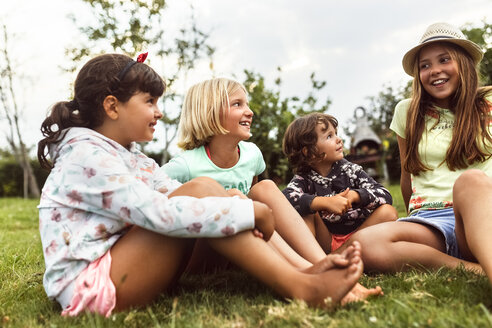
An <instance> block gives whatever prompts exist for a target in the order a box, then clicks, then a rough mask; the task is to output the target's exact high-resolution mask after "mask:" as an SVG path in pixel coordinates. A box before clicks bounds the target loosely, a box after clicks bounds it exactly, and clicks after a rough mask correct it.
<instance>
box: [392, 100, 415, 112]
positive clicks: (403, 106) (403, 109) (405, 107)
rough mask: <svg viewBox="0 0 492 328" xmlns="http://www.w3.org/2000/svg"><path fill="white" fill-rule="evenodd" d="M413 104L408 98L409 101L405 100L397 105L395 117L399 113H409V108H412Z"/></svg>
mask: <svg viewBox="0 0 492 328" xmlns="http://www.w3.org/2000/svg"><path fill="white" fill-rule="evenodd" d="M411 102H412V99H410V98H408V99H403V100H401V101H400V102H399V103H398V104H396V107H395V115H396V114H397V113H398V112H407V111H408V108H409V107H410V103H411Z"/></svg>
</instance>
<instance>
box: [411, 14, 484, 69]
mask: <svg viewBox="0 0 492 328" xmlns="http://www.w3.org/2000/svg"><path fill="white" fill-rule="evenodd" d="M433 42H449V43H454V44H456V45H458V46H460V47H461V48H463V49H464V50H465V51H466V52H468V54H469V55H470V56H471V57H472V59H473V61H474V62H475V65H476V64H478V63H479V62H480V60H482V57H483V52H482V49H480V47H479V46H478V45H477V44H475V43H474V42H472V41H469V40H467V39H466V37H465V36H464V34H463V33H462V32H461V31H460V30H459V29H458V28H456V27H454V26H453V25H450V24H447V23H436V24H432V25H430V26H429V27H428V28H427V30H426V31H425V33H424V35H422V38H420V42H419V45H418V46H416V47H413V48H412V49H410V50H409V51H408V52H407V53H406V54H405V56H403V60H402V64H403V69H404V70H405V72H406V73H407V74H408V75H410V76H413V75H414V71H413V66H414V63H415V60H416V59H417V55H418V53H419V51H420V49H422V48H423V47H424V46H426V45H428V44H430V43H433Z"/></svg>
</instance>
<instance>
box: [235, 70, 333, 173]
mask: <svg viewBox="0 0 492 328" xmlns="http://www.w3.org/2000/svg"><path fill="white" fill-rule="evenodd" d="M278 70H279V72H280V71H281V69H280V68H279V69H278ZM244 73H245V74H246V79H245V81H244V86H245V87H246V90H248V93H249V105H250V108H251V110H252V111H253V112H254V115H255V116H254V119H253V125H252V127H251V131H253V136H252V137H251V139H250V141H251V142H254V143H255V144H256V145H257V146H258V147H259V148H260V149H261V151H262V152H263V157H264V159H265V162H266V166H267V168H266V170H265V173H264V174H263V177H264V178H269V179H273V180H274V181H276V182H278V183H282V182H286V181H288V180H289V177H290V176H291V174H290V172H289V164H288V160H287V158H286V157H285V155H284V154H283V151H282V139H283V136H284V132H285V130H286V129H287V126H288V125H289V124H290V123H291V122H292V121H293V120H294V119H295V118H296V117H297V116H300V115H304V114H306V113H309V112H315V111H316V112H325V111H327V110H328V107H329V105H330V100H329V99H327V100H326V101H325V102H324V103H322V104H318V92H319V91H320V90H322V89H323V88H324V87H325V85H326V82H324V81H317V80H316V79H315V74H314V73H312V74H311V77H310V79H311V86H312V90H311V91H310V92H309V93H308V95H307V96H306V98H304V99H303V100H301V99H300V98H299V97H296V96H294V97H286V98H282V97H281V95H280V91H279V88H280V85H281V79H280V78H277V79H276V80H275V82H274V84H275V87H274V89H269V88H267V86H266V85H265V79H264V77H263V76H262V75H261V74H259V73H254V72H252V71H248V70H245V71H244Z"/></svg>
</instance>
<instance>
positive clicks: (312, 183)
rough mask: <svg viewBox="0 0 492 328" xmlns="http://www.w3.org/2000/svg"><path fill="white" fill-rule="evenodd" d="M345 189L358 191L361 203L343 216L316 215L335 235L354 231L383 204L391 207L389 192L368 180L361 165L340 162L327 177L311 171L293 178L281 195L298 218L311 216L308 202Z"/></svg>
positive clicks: (330, 214)
mask: <svg viewBox="0 0 492 328" xmlns="http://www.w3.org/2000/svg"><path fill="white" fill-rule="evenodd" d="M346 188H350V189H351V190H354V191H357V192H358V193H359V195H360V202H358V203H356V204H352V205H353V206H354V207H353V208H351V209H350V210H348V211H347V212H346V213H345V214H343V215H335V214H333V213H330V212H327V211H319V215H320V216H321V218H322V219H323V222H324V223H325V225H326V226H327V228H328V230H329V231H330V232H331V233H334V234H341V235H346V234H348V233H350V232H352V231H354V230H355V229H357V228H358V227H359V226H360V225H361V224H362V223H363V222H364V221H365V220H366V219H367V218H368V217H369V215H371V213H372V212H373V211H374V210H375V209H376V208H378V207H379V206H380V205H382V204H392V202H393V199H392V198H391V194H390V193H389V191H388V190H387V189H386V188H384V187H383V186H382V185H381V184H380V183H378V182H376V180H374V179H373V178H371V177H370V176H369V175H368V174H367V173H366V172H365V171H364V170H363V169H362V167H361V166H360V165H357V164H354V163H351V162H349V161H347V160H346V159H342V160H340V161H338V162H335V163H334V164H333V167H332V169H331V171H330V173H329V174H328V176H326V177H324V176H321V175H320V174H319V173H317V172H316V171H314V170H311V172H309V173H307V174H302V175H299V174H297V175H295V176H294V177H293V178H292V180H291V181H290V182H289V184H288V185H287V188H285V189H284V190H283V191H282V192H283V193H284V195H285V197H287V199H288V200H289V201H290V203H291V204H292V206H294V208H295V209H296V210H297V211H298V212H299V214H300V215H301V216H306V215H308V214H313V213H314V212H315V211H313V210H311V202H312V201H313V199H314V198H315V197H318V196H326V197H331V196H334V195H336V194H338V193H340V192H342V191H344V190H345V189H346Z"/></svg>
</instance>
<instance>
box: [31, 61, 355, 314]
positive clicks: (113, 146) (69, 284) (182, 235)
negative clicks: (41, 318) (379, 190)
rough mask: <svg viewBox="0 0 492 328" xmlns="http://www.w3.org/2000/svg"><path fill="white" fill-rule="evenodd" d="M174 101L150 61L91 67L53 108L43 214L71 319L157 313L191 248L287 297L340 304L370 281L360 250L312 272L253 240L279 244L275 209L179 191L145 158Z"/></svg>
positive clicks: (201, 183)
mask: <svg viewBox="0 0 492 328" xmlns="http://www.w3.org/2000/svg"><path fill="white" fill-rule="evenodd" d="M164 89H165V84H164V82H163V81H162V79H161V78H160V77H159V75H158V74H157V73H156V72H155V71H153V70H152V69H151V68H150V67H149V66H147V65H145V64H143V59H142V57H140V56H139V60H138V61H137V62H136V61H133V60H132V59H131V58H129V57H127V56H124V55H116V54H107V55H101V56H98V57H95V58H93V59H92V60H90V61H89V62H88V63H86V64H85V65H84V67H82V69H81V71H80V72H79V74H78V76H77V79H76V81H75V85H74V99H73V100H71V101H62V102H59V103H57V104H55V105H54V106H53V108H52V110H51V112H50V114H49V116H48V117H47V118H46V119H45V121H44V122H43V124H42V126H41V131H42V132H43V135H44V139H42V140H41V141H40V142H39V145H38V158H39V160H40V162H41V164H42V165H43V166H44V167H47V168H51V173H50V175H49V177H48V179H47V181H46V183H45V185H44V188H43V193H42V197H41V201H40V204H39V220H40V221H39V222H40V233H41V241H42V246H43V252H44V258H45V264H46V272H45V275H44V280H43V284H44V287H45V290H46V293H47V294H48V296H49V297H50V298H52V299H56V300H57V301H58V302H59V303H60V304H61V306H62V308H63V312H62V314H63V315H77V314H78V313H80V312H84V311H90V312H96V313H99V314H101V315H105V316H109V315H110V314H111V312H112V311H113V310H122V309H127V308H130V307H134V306H141V305H145V304H148V303H150V302H151V301H152V300H153V299H155V298H156V297H157V296H158V295H159V294H160V293H162V292H164V291H165V290H166V288H168V287H170V286H171V285H172V284H173V283H174V282H175V281H176V279H177V278H178V277H179V275H180V274H181V273H182V271H183V269H184V267H185V266H186V263H187V260H188V259H189V254H190V251H191V249H192V248H193V242H194V240H193V238H206V239H205V240H206V241H207V243H208V244H209V245H210V246H211V247H212V248H213V249H214V250H215V251H217V252H219V253H220V254H222V255H223V256H225V257H226V258H228V259H229V260H230V261H232V262H233V263H235V264H236V265H237V266H238V267H240V268H243V269H244V270H246V271H247V272H249V273H250V274H252V275H253V276H254V277H256V278H258V279H259V280H261V281H262V282H264V283H265V284H266V285H268V286H270V287H271V288H273V289H274V290H275V291H276V292H278V293H279V294H280V295H282V296H284V297H288V298H296V299H302V300H305V301H306V302H307V303H308V304H310V305H313V306H324V304H325V302H324V300H325V299H326V298H331V300H332V301H333V302H335V303H336V302H339V301H340V300H341V299H342V298H343V297H344V296H345V295H346V294H347V293H348V292H349V291H350V290H351V289H352V288H353V287H354V285H355V284H356V283H357V281H358V279H359V277H360V275H361V272H362V262H361V260H360V246H359V245H358V244H357V243H354V244H353V246H352V248H351V250H350V251H348V252H347V253H345V254H344V256H343V257H339V258H336V259H335V260H334V261H329V260H330V259H328V260H324V261H321V262H320V263H318V264H317V265H315V266H313V267H312V268H310V270H306V271H304V272H302V271H300V270H298V269H297V268H295V267H293V266H292V265H290V264H289V263H287V262H286V261H285V260H284V259H283V258H282V257H280V256H279V255H278V254H277V253H276V252H275V251H273V249H272V248H271V247H270V246H268V245H267V243H266V242H265V241H264V240H263V239H261V238H258V237H256V236H255V235H254V234H253V233H251V230H252V229H253V228H256V229H258V231H259V232H260V235H262V236H263V237H264V239H265V240H268V239H269V237H270V236H271V234H272V232H273V229H274V221H273V220H274V219H273V216H272V213H271V210H270V209H269V208H268V207H267V206H266V205H265V204H263V203H260V202H256V201H251V200H249V199H241V198H240V197H230V195H229V194H228V193H227V192H226V191H225V190H224V188H222V187H221V186H220V185H219V184H218V183H216V182H215V181H213V180H212V179H209V178H204V177H202V178H198V179H193V180H191V181H190V182H188V183H185V184H183V185H181V184H180V183H178V182H177V181H174V180H171V179H170V178H169V177H167V176H166V175H164V174H162V173H161V171H160V170H158V165H157V164H156V163H155V162H154V161H153V160H152V159H150V158H148V157H146V156H145V155H144V154H143V153H141V152H140V151H138V150H137V148H136V144H135V142H142V141H150V140H152V138H153V134H154V127H155V125H156V124H157V121H158V120H159V119H160V118H161V117H162V113H161V112H160V111H159V109H158V108H157V100H158V98H159V97H160V96H161V95H162V93H163V91H164ZM46 150H48V152H49V156H50V157H51V161H52V163H53V164H52V163H51V162H50V161H48V159H47V153H46ZM333 281H337V284H336V285H335V284H333Z"/></svg>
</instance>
